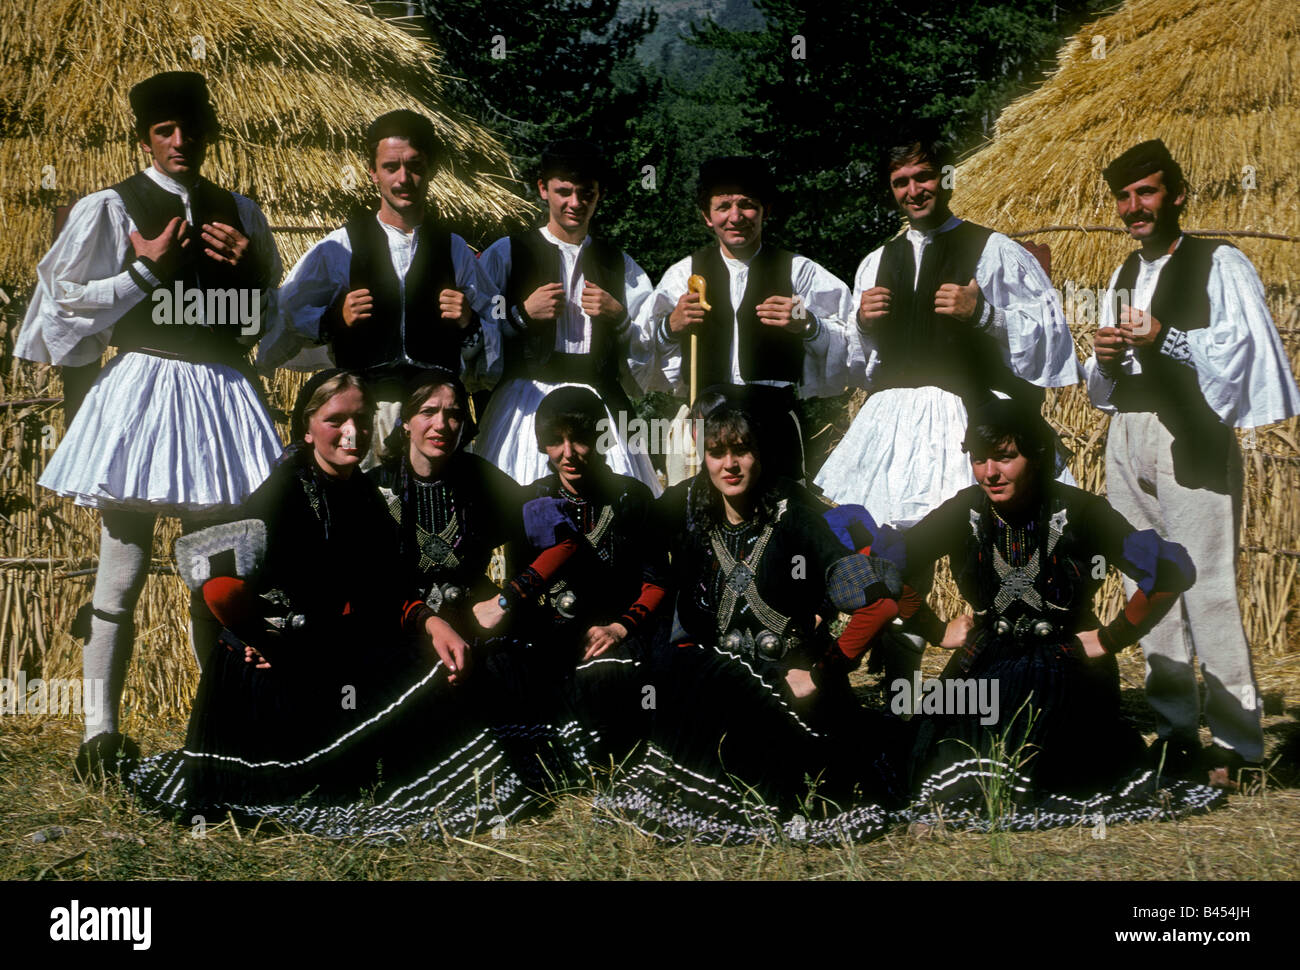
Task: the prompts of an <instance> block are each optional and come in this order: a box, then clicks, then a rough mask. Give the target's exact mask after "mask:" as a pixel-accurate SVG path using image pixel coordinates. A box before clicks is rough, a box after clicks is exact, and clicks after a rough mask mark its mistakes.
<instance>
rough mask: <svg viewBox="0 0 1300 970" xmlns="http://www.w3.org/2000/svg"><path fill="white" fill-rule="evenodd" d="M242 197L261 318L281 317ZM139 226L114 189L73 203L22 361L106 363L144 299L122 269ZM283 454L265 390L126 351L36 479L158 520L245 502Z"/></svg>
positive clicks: (259, 225)
mask: <svg viewBox="0 0 1300 970" xmlns="http://www.w3.org/2000/svg"><path fill="white" fill-rule="evenodd" d="M145 174H146V176H148V177H149V178H150V179H151V180H152V181H153V182H154V183H155V184H156V185H158V186H160V187H161V188H163V189H164V190H166V191H168V192H171V193H172V194H173V195H176V196H179V197H180V199H181V202H182V204H183V205H184V207H185V214H186V217H187V218H190V217H191V209H190V202H189V192H188V190H187V189H186V188H185V187H184V186H183V185H181V184H180V183H178V182H176V181H174V180H173V179H171V178H168V177H167V176H166V175H164V174H162V173H161V172H158V171H157V170H156V169H152V168H150V169H146V170H145ZM232 194H233V193H232ZM235 204H236V206H237V207H238V212H239V218H240V221H241V222H242V223H243V227H244V231H245V234H246V235H247V236H248V237H249V240H250V243H251V246H250V249H249V252H248V254H247V255H246V256H245V257H244V258H245V259H253V260H255V261H256V271H257V272H256V275H257V278H258V279H259V281H260V286H259V289H260V294H259V296H260V298H261V308H262V312H263V314H264V316H263V317H262V320H263V322H265V321H266V320H267V318H268V316H269V318H270V320H271V322H272V323H274V321H275V316H276V314H275V312H274V290H275V285H276V284H277V283H278V282H279V279H280V273H281V270H282V266H281V263H280V257H279V254H278V253H277V252H276V248H275V240H274V239H273V237H272V236H271V232H270V229H269V227H268V226H267V223H266V218H265V217H264V216H263V215H262V213H261V211H260V210H259V209H258V208H257V206H256V205H254V204H253V203H252V202H250V201H249V200H248V199H246V198H244V197H243V196H241V195H235ZM135 229H136V226H135V224H134V222H132V220H131V219H130V217H129V216H127V214H126V207H125V206H124V205H123V203H122V200H121V197H120V196H119V195H118V194H117V193H116V192H114V191H113V190H112V189H107V190H104V191H101V192H96V193H94V194H93V195H88V196H86V197H85V198H84V199H82V200H81V201H80V202H78V203H77V204H76V205H75V206H74V207H73V209H72V211H71V213H70V214H69V216H68V222H67V225H66V226H64V229H63V232H62V233H61V234H60V236H59V238H58V239H57V240H56V241H55V243H54V246H53V247H52V248H51V249H50V252H49V253H48V254H47V255H46V256H45V258H44V259H42V260H41V262H40V264H39V266H38V267H37V276H38V284H37V290H36V293H35V295H34V297H33V300H32V305H31V307H30V308H29V310H28V314H27V318H26V320H25V321H24V324H23V331H22V333H21V334H20V337H19V343H18V351H17V352H18V355H19V356H21V357H25V358H27V359H29V360H40V361H47V362H50V363H55V364H59V365H65V366H79V365H84V364H91V363H94V362H95V361H96V360H98V359H99V357H100V355H101V354H102V353H103V351H104V349H105V348H106V347H108V346H109V344H110V343H111V342H112V333H113V326H114V324H116V323H117V321H118V320H120V319H121V318H122V316H123V314H125V313H126V311H127V310H129V309H130V308H131V307H133V306H135V305H136V304H137V303H139V302H140V301H141V300H142V299H144V298H145V297H146V293H145V291H144V290H142V289H141V288H140V287H139V286H138V285H137V283H136V281H135V280H134V279H133V278H132V276H131V274H130V273H128V272H126V271H124V270H123V269H122V267H123V266H125V265H126V259H127V255H128V254H129V253H130V252H131V239H130V236H131V233H132V232H133V231H135ZM133 265H134V268H135V270H136V272H138V273H139V274H140V275H141V276H142V277H143V278H144V279H145V280H146V281H147V282H149V283H152V284H157V283H160V282H161V281H159V280H156V279H154V278H153V277H152V275H151V273H150V272H149V270H148V269H147V267H145V266H144V264H143V263H141V262H140V261H139V260H137V261H136V262H135V263H134V264H133ZM258 336H260V334H257V333H250V334H248V335H247V337H241V338H240V339H241V340H255V339H257V337H258ZM280 451H281V443H280V438H279V435H278V434H277V432H276V429H275V425H274V424H273V423H272V422H271V419H270V416H269V415H268V414H267V413H266V408H265V407H264V406H263V404H262V402H261V400H260V399H259V397H258V394H257V391H256V390H255V389H254V388H253V386H252V385H251V384H250V383H249V381H248V379H247V378H246V377H245V376H244V375H243V374H242V373H240V372H239V371H238V370H237V369H236V368H234V367H232V366H230V365H227V364H216V363H191V362H189V361H186V360H176V359H171V358H168V357H161V356H157V355H154V354H147V353H142V352H127V353H120V354H118V355H117V356H115V357H114V358H113V359H112V360H110V361H109V362H108V364H106V365H105V367H104V369H103V370H102V371H100V372H99V375H98V377H97V378H96V379H95V383H94V384H93V385H92V386H91V388H90V390H89V391H87V392H86V397H85V400H84V401H82V404H81V408H80V409H79V410H78V411H77V414H76V417H75V418H74V419H73V421H72V423H71V424H70V425H69V427H68V429H67V431H66V432H65V433H64V436H63V440H62V441H61V442H59V447H58V448H57V449H56V450H55V452H54V455H53V456H52V457H51V458H50V462H49V464H48V465H46V467H45V471H44V472H43V473H42V474H41V477H40V484H41V485H42V486H43V487H45V488H48V489H50V490H51V491H53V492H56V493H57V494H59V495H63V496H65V497H67V498H71V499H72V500H73V501H75V502H76V503H77V504H78V505H83V506H88V507H91V508H99V509H114V510H130V511H137V512H142V513H148V514H154V515H158V514H161V515H186V514H192V513H199V512H210V511H212V510H216V509H223V510H224V509H226V508H228V507H230V506H234V505H238V504H239V503H240V502H242V501H244V499H246V498H247V497H248V496H249V495H250V494H252V492H253V490H254V489H256V488H257V486H258V485H260V484H261V483H262V481H263V480H264V479H265V478H266V476H267V474H268V473H269V472H270V470H271V466H272V464H273V463H274V462H275V459H276V458H277V456H278V455H279V454H280Z"/></svg>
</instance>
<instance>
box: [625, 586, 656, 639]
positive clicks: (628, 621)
mask: <svg viewBox="0 0 1300 970" xmlns="http://www.w3.org/2000/svg"><path fill="white" fill-rule="evenodd" d="M666 595H667V590H665V589H664V588H663V587H662V586H656V585H655V584H654V583H642V584H641V595H640V596H638V597H637V600H636V602H635V603H633V604H632V605H631V606H629V607H628V608H627V612H626V613H624V614H623V615H622V616H621V617H619V622H620V623H622V624H623V625H624V626H625V627H627V631H628V633H631V632H632V631H633V630H635V629H636V628H637V627H638V626H640V625H641V623H643V622H644V621H645V619H646V618H647V617H648V616H649V615H650V614H651V613H653V612H654V611H655V610H657V609H658V608H659V604H660V603H662V602H663V601H664V597H665V596H666Z"/></svg>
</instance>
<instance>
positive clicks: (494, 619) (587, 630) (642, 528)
mask: <svg viewBox="0 0 1300 970" xmlns="http://www.w3.org/2000/svg"><path fill="white" fill-rule="evenodd" d="M604 418H605V407H604V405H603V404H602V403H601V401H600V398H598V397H597V396H596V395H595V393H593V392H592V391H591V390H590V389H588V388H585V387H562V388H559V389H558V390H555V391H552V392H551V393H550V394H548V395H547V396H546V397H545V398H544V399H543V400H542V403H541V405H540V407H539V408H538V410H537V415H536V421H535V427H536V435H537V446H538V449H539V450H540V451H542V452H543V453H545V454H546V456H547V460H548V461H549V463H550V466H551V468H552V469H553V472H552V474H550V475H547V476H546V477H544V478H541V479H539V480H538V481H536V482H534V483H533V484H532V485H530V486H528V487H527V490H526V491H527V492H528V494H529V495H530V496H532V499H531V501H529V502H528V503H527V504H526V505H525V506H524V531H525V536H526V538H525V541H524V542H523V543H522V544H521V545H522V549H521V550H520V551H521V552H522V553H523V556H524V559H525V561H527V560H530V559H531V560H532V562H531V564H530V565H529V566H527V567H525V568H523V569H517V568H512V572H513V573H514V578H513V579H512V580H511V581H510V582H509V583H507V585H506V588H505V591H504V593H503V594H502V596H501V597H500V598H499V600H497V601H485V602H482V603H480V604H478V605H477V606H475V608H474V612H475V614H476V615H477V617H478V618H479V621H480V622H481V624H482V626H483V627H484V628H485V629H489V630H493V631H494V632H495V631H498V630H506V629H508V631H509V633H510V634H511V636H512V638H513V639H514V640H515V641H516V648H515V649H514V650H513V651H512V656H511V657H510V658H509V660H508V661H507V660H506V658H497V657H494V660H493V663H494V673H497V674H499V675H500V676H506V674H505V673H504V667H505V665H506V663H507V662H508V663H509V664H510V665H512V666H513V669H514V670H515V676H516V677H517V678H518V679H519V680H520V693H522V694H526V695H528V696H530V697H532V698H534V699H535V700H536V701H537V702H538V703H541V702H542V699H543V698H547V697H550V698H552V699H554V700H556V701H557V702H558V704H559V707H558V709H555V710H552V711H550V712H549V713H548V712H545V711H542V710H540V709H539V710H534V712H533V716H534V717H535V718H538V719H540V720H543V721H545V720H550V721H552V722H553V723H556V724H557V726H558V727H559V729H560V733H561V735H562V736H564V737H565V738H566V739H567V744H568V746H569V747H570V749H571V756H572V758H573V759H574V760H576V761H577V762H578V763H579V765H580V766H581V765H582V764H583V763H586V762H595V763H598V764H606V765H608V764H609V762H610V760H611V759H612V760H613V761H615V762H618V761H621V760H622V759H623V758H624V757H626V755H627V754H628V752H629V751H630V750H631V748H632V747H634V746H635V744H636V743H637V742H638V741H639V740H641V739H642V738H643V737H644V736H645V733H646V731H647V729H648V720H649V716H650V708H649V707H647V705H646V704H645V698H644V696H643V693H642V688H643V686H645V684H646V683H647V681H646V675H645V671H644V668H643V665H644V663H645V661H646V659H647V657H648V654H649V652H650V651H651V649H652V646H653V643H654V640H655V634H656V631H657V630H658V629H659V626H660V622H659V621H660V613H659V605H660V603H661V602H662V600H663V599H664V595H665V587H666V579H665V577H666V574H667V565H668V563H667V547H666V545H665V543H664V542H663V540H662V537H660V536H658V535H657V534H656V532H655V529H654V523H653V522H652V519H651V512H652V507H653V497H652V496H651V494H650V490H649V489H648V488H647V487H646V486H645V485H643V484H642V483H641V482H639V481H637V480H636V479H634V478H630V477H628V476H625V475H619V474H616V473H614V472H613V471H611V470H610V468H609V466H608V465H607V464H606V462H605V455H604V453H603V452H602V451H601V449H600V448H598V447H597V445H598V444H599V442H600V439H601V433H600V424H601V421H602V420H603V419H604ZM512 567H513V564H512ZM507 620H508V626H503V621H507ZM525 641H526V642H525ZM498 663H499V664H500V666H497V664H498ZM541 685H547V687H546V689H542V688H541Z"/></svg>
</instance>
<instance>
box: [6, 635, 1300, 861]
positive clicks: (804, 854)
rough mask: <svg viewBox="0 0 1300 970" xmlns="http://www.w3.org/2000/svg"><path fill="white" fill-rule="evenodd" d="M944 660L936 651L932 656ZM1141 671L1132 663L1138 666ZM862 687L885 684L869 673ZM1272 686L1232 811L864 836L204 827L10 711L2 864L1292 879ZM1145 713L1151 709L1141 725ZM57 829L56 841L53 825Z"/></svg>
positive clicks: (1295, 698) (587, 815)
mask: <svg viewBox="0 0 1300 970" xmlns="http://www.w3.org/2000/svg"><path fill="white" fill-rule="evenodd" d="M1122 666H1123V674H1124V679H1125V697H1126V706H1127V707H1128V708H1129V713H1130V714H1131V715H1133V716H1135V717H1136V718H1137V719H1138V720H1139V723H1141V722H1142V720H1143V719H1144V718H1147V717H1149V715H1147V714H1146V713H1145V707H1144V705H1143V703H1142V700H1141V696H1140V691H1139V690H1137V688H1136V686H1135V684H1140V678H1141V663H1140V660H1138V659H1137V658H1136V657H1134V656H1129V657H1126V658H1125V660H1124V663H1123V665H1122ZM936 671H937V659H935V658H931V660H929V661H927V672H928V673H934V672H936ZM1135 678H1136V680H1135ZM859 680H860V691H861V692H862V694H863V696H864V699H867V700H871V701H874V702H876V703H883V700H884V690H885V685H882V684H879V683H878V682H877V681H876V679H875V678H872V677H867V676H865V675H860V676H859ZM1259 680H1260V685H1261V689H1262V690H1263V692H1264V695H1265V697H1266V699H1267V705H1268V709H1269V711H1271V712H1274V713H1270V714H1269V716H1268V717H1267V718H1266V730H1267V733H1268V736H1269V750H1270V756H1269V761H1270V769H1269V773H1268V776H1267V777H1266V778H1261V779H1260V781H1261V782H1262V783H1260V784H1255V785H1253V786H1252V790H1251V791H1250V792H1249V793H1246V794H1241V795H1237V796H1234V797H1233V798H1232V799H1231V800H1230V802H1229V805H1228V806H1227V807H1226V808H1225V809H1222V810H1219V811H1216V812H1213V813H1211V814H1209V815H1206V816H1201V817H1197V818H1192V819H1188V820H1186V821H1182V822H1176V823H1175V822H1150V823H1142V824H1134V825H1113V826H1110V827H1108V828H1107V829H1106V830H1105V831H1104V833H1101V832H1098V831H1095V830H1094V829H1093V828H1090V827H1077V828H1070V829H1060V830H1055V831H1049V832H1036V833H1017V834H992V835H981V834H975V833H969V832H961V831H946V832H942V831H941V832H934V831H932V832H929V833H927V834H925V835H924V836H918V835H916V834H913V833H908V832H906V831H903V830H898V831H894V832H892V833H890V834H889V835H887V836H886V837H884V838H882V839H880V840H878V841H876V842H873V843H870V844H867V845H845V846H840V847H833V848H809V847H807V846H802V845H799V844H797V843H776V844H771V845H758V846H736V847H705V846H692V845H682V846H674V847H666V846H662V845H660V844H659V843H656V842H654V841H653V840H652V839H650V838H648V837H645V836H642V835H640V834H639V833H637V832H636V831H634V830H632V829H631V828H630V827H628V826H627V825H624V824H620V823H619V822H618V821H617V820H613V821H611V820H607V819H605V820H602V819H598V818H597V817H596V815H595V814H594V812H593V808H592V800H591V796H590V794H587V793H575V794H564V795H560V796H558V797H556V798H555V799H554V801H553V804H552V807H551V810H550V811H548V812H547V813H546V814H544V815H543V816H541V817H540V818H538V819H536V820H534V821H529V822H525V823H522V824H519V825H515V826H512V827H510V828H508V829H506V830H504V831H503V832H499V833H497V835H498V836H499V837H493V833H492V832H490V831H488V830H486V827H485V831H483V832H482V833H481V834H480V835H478V836H476V837H475V838H474V839H472V840H470V839H454V838H448V839H444V840H429V841H417V842H413V843H411V844H406V845H397V846H380V845H371V844H366V843H364V842H360V841H351V842H331V841H327V840H323V839H318V838H314V837H312V836H307V835H302V834H299V833H295V832H287V831H281V830H274V831H271V830H267V829H265V828H261V829H259V828H256V827H254V828H252V829H250V828H248V827H246V826H239V825H236V824H235V823H234V822H233V821H232V820H230V819H226V820H218V819H213V820H208V821H207V824H206V826H205V828H204V829H203V831H202V833H201V837H199V835H200V833H199V830H198V829H197V827H195V826H194V825H192V824H177V823H176V822H172V821H168V820H165V819H162V818H159V817H156V816H150V815H146V814H142V813H141V812H140V811H139V810H138V809H137V807H136V806H135V805H134V804H133V803H132V802H131V801H130V800H129V799H128V798H126V797H125V796H124V795H123V794H122V793H121V792H120V791H119V790H118V789H117V788H116V787H114V786H111V785H107V786H89V787H88V786H86V785H82V784H80V783H77V782H74V781H73V780H72V779H71V777H70V771H69V769H70V765H71V758H72V753H73V752H74V751H75V748H76V744H77V741H78V739H79V736H78V733H77V725H76V724H75V723H74V722H73V721H71V720H67V719H58V718H53V717H46V718H40V717H19V718H6V719H5V721H4V724H3V728H4V730H3V734H0V880H5V879H10V880H32V879H64V880H69V879H71V880H77V879H92V880H134V879H151V880H157V879H182V880H191V879H193V880H232V879H233V880H238V879H329V880H363V881H374V880H413V879H494V880H495V879H528V880H555V879H654V880H660V879H794V880H839V879H913V880H965V879H994V880H1004V879H1005V880H1017V881H1021V880H1036V879H1037V880H1083V881H1098V880H1113V879H1128V880H1252V881H1254V880H1278V879H1294V878H1295V877H1296V876H1297V874H1300V790H1297V788H1296V787H1295V786H1296V782H1297V779H1298V776H1300V723H1298V722H1297V716H1298V715H1300V657H1295V656H1292V657H1290V658H1278V659H1267V660H1265V661H1264V662H1263V663H1262V664H1261V666H1260V670H1259ZM1145 726H1148V727H1149V725H1145ZM126 728H127V730H128V732H130V733H131V734H132V735H134V736H136V737H138V738H139V740H140V742H141V745H142V747H143V748H144V749H145V751H146V752H152V751H158V750H162V749H165V748H169V747H176V746H178V745H179V744H180V743H181V742H182V741H183V739H184V728H185V725H184V721H183V719H182V718H180V717H177V716H174V715H172V716H167V717H144V716H141V715H139V714H133V715H131V716H130V717H129V718H128V723H127V725H126ZM42 839H43V840H42Z"/></svg>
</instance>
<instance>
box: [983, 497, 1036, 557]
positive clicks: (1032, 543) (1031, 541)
mask: <svg viewBox="0 0 1300 970" xmlns="http://www.w3.org/2000/svg"><path fill="white" fill-rule="evenodd" d="M993 518H995V519H997V522H998V534H997V537H996V539H995V540H994V541H995V542H997V544H998V546H999V547H1000V548H1001V550H1002V558H1003V559H1005V560H1006V563H1007V565H1008V566H1014V567H1017V568H1019V567H1022V566H1024V565H1026V564H1027V563H1028V562H1029V560H1030V559H1031V558H1033V555H1034V550H1035V549H1036V548H1037V546H1038V543H1037V536H1036V534H1035V533H1036V532H1037V531H1038V530H1037V528H1036V524H1035V522H1034V520H1033V519H1030V520H1029V521H1028V522H1026V523H1025V524H1024V525H1012V524H1011V523H1010V522H1008V521H1007V520H1006V519H1004V518H1002V516H1001V515H999V514H998V510H997V509H993Z"/></svg>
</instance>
